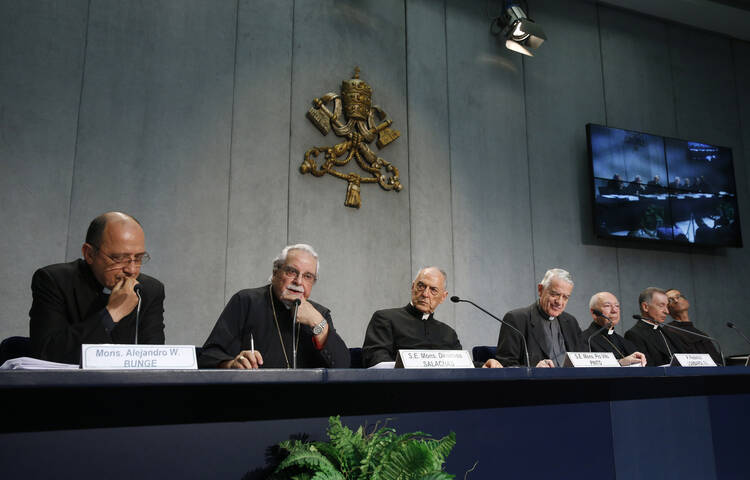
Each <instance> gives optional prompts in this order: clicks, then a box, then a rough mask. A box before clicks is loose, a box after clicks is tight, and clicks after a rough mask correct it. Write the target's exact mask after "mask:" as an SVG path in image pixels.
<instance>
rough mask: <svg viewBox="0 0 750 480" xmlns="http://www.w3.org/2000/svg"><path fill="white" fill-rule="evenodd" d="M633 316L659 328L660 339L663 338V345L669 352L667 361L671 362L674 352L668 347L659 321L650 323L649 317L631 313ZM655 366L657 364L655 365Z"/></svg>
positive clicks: (667, 341) (655, 328)
mask: <svg viewBox="0 0 750 480" xmlns="http://www.w3.org/2000/svg"><path fill="white" fill-rule="evenodd" d="M633 318H634V319H636V320H643V321H644V322H646V323H648V324H649V325H653V327H654V330H657V329H659V335H661V339H662V340H664V346H665V347H667V352H669V363H670V364H671V363H672V360H673V359H674V353H672V349H671V348H669V340H667V336H666V335H664V332H663V331H662V330H664V326H663V325H662V324H660V323H656V322H655V321H654V323H651V322H650V321H649V320H651V321H653V320H652V319H651V318H648V317H644V316H642V315H633ZM655 366H657V365H655Z"/></svg>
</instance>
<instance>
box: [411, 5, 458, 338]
mask: <svg viewBox="0 0 750 480" xmlns="http://www.w3.org/2000/svg"><path fill="white" fill-rule="evenodd" d="M406 5H407V8H406V21H407V31H408V32H409V35H408V37H407V45H406V53H407V72H408V92H409V99H408V100H409V191H408V194H409V207H410V221H411V263H412V271H413V272H416V270H417V269H419V268H420V267H423V266H426V265H438V266H440V267H441V268H443V269H444V270H445V271H446V273H447V274H448V282H449V283H448V290H449V292H451V294H452V292H453V291H454V287H455V285H454V278H453V235H452V233H451V232H452V223H451V222H452V211H451V176H450V172H451V164H450V138H449V136H450V126H449V125H450V122H449V119H448V99H447V94H448V85H447V79H448V72H447V71H446V56H445V55H446V51H445V3H444V2H435V1H432V0H416V1H409V2H407V4H406ZM436 316H437V318H439V319H440V320H441V321H443V322H445V323H447V324H449V325H454V326H455V306H454V305H453V304H452V303H451V302H450V300H447V301H445V302H444V303H443V305H442V306H441V307H440V309H439V310H438V312H437V314H436Z"/></svg>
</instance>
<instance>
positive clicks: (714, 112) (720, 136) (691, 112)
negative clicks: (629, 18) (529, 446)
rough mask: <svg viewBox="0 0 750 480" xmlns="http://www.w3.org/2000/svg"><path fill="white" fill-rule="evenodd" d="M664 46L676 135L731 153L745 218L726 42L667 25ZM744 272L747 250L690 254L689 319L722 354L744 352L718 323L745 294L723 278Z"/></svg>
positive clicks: (747, 203)
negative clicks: (670, 75)
mask: <svg viewBox="0 0 750 480" xmlns="http://www.w3.org/2000/svg"><path fill="white" fill-rule="evenodd" d="M670 47H671V51H672V62H673V63H672V68H673V72H674V84H675V99H676V111H677V126H678V129H679V136H680V137H682V138H688V139H691V140H699V141H705V142H708V143H713V144H718V145H725V146H728V147H732V148H733V149H734V154H735V162H734V168H735V175H736V182H737V188H738V192H739V195H738V201H739V204H740V205H739V206H740V211H741V212H743V218H747V214H748V213H750V197H748V195H747V192H748V189H747V187H748V183H747V166H746V165H747V164H746V162H744V161H743V160H742V148H741V146H742V138H741V133H740V129H739V127H740V125H739V115H740V111H739V108H738V100H739V99H738V96H737V90H735V89H734V88H732V87H733V86H734V85H735V76H734V75H733V73H732V70H733V58H732V48H731V41H730V40H729V39H726V38H722V37H718V36H715V35H711V34H708V33H705V32H701V31H695V30H688V29H683V28H677V27H670ZM743 194H744V195H743ZM748 235H750V228H748V223H747V221H745V224H744V228H743V237H744V239H745V243H746V244H747V239H748V238H750V237H749V236H748ZM748 268H750V258H749V257H748V254H747V248H743V249H734V248H729V249H718V250H712V251H702V250H698V249H696V250H695V251H694V252H693V271H694V272H695V275H694V276H693V281H694V284H695V293H694V298H693V307H692V309H691V319H694V321H695V322H696V325H697V326H698V328H700V329H702V330H705V331H706V332H707V333H709V334H712V335H715V336H716V337H717V338H718V339H719V340H720V341H721V342H722V346H723V347H724V350H725V353H732V352H735V353H738V352H742V351H747V346H746V345H743V344H742V343H741V341H740V340H739V339H738V338H737V336H736V335H734V334H733V332H731V331H729V330H728V329H727V328H726V327H725V326H724V324H725V323H726V321H727V320H731V319H734V318H736V317H735V315H737V314H738V313H739V312H741V311H742V309H741V307H740V302H741V299H742V298H743V297H744V295H745V294H744V288H743V285H742V282H739V281H737V282H735V281H729V282H728V281H727V279H739V278H742V277H743V274H744V272H747V271H748ZM740 315H741V314H740Z"/></svg>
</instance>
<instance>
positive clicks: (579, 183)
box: [0, 0, 750, 353]
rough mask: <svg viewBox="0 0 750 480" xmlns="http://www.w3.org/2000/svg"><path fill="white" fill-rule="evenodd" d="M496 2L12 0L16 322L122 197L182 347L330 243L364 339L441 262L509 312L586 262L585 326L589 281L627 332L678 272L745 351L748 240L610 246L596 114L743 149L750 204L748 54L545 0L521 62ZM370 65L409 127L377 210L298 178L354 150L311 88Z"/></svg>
mask: <svg viewBox="0 0 750 480" xmlns="http://www.w3.org/2000/svg"><path fill="white" fill-rule="evenodd" d="M497 3H498V2H490V3H489V4H488V3H487V2H484V1H481V0H475V1H472V2H461V1H456V0H450V1H446V2H437V1H428V0H387V1H375V0H371V1H370V0H359V1H343V0H326V1H322V2H301V1H300V2H295V1H292V0H284V1H282V2H278V1H272V0H238V1H234V0H222V1H217V2H201V1H197V0H191V1H188V2H174V1H173V0H157V1H153V2H145V3H143V2H122V1H114V0H102V1H96V2H90V5H89V2H85V1H79V2H67V3H65V7H64V8H62V7H60V5H59V4H57V3H55V2H43V1H39V2H23V1H20V0H5V1H3V2H1V3H0V15H1V16H0V26H1V27H2V28H1V29H0V40H1V41H0V157H2V161H1V162H0V172H1V173H2V175H1V176H0V182H2V184H1V185H0V186H1V187H2V189H1V190H2V193H0V195H2V201H3V203H2V204H3V209H2V211H1V212H0V220H3V221H4V224H5V225H6V229H4V230H3V231H2V232H0V246H2V247H3V252H4V253H3V256H2V259H0V267H2V269H3V271H4V272H6V273H8V274H9V275H6V280H1V281H0V293H2V294H4V296H5V297H6V298H12V299H13V300H11V301H10V302H9V304H8V306H7V307H6V308H5V309H4V313H2V314H0V319H1V321H0V335H2V336H7V335H12V334H26V333H27V332H28V327H27V324H26V312H27V311H28V308H29V302H30V294H29V292H28V283H29V281H30V278H31V274H32V272H33V270H34V268H36V267H38V266H41V265H44V264H47V263H52V262H58V261H63V260H65V259H72V258H75V257H78V256H79V252H80V245H81V243H82V241H83V236H84V233H85V229H86V226H87V224H88V222H89V221H90V220H91V218H92V217H93V216H95V215H96V214H98V213H100V212H102V211H105V210H109V209H122V210H125V211H128V212H130V213H132V214H134V215H136V216H137V217H138V218H140V220H141V221H142V222H143V223H144V226H145V228H146V232H147V247H148V249H149V250H150V251H151V253H152V254H153V257H154V260H153V262H152V264H150V265H148V266H146V267H145V268H144V271H145V272H147V273H151V274H153V275H155V276H156V277H157V278H160V279H161V280H163V281H164V282H165V284H166V286H167V304H166V307H167V340H168V341H169V342H174V343H183V342H184V343H198V344H200V343H202V342H203V341H204V340H205V338H206V335H207V334H208V331H209V330H210V328H211V326H212V325H213V324H214V322H215V319H216V318H217V316H218V314H219V312H220V311H221V309H222V308H223V306H224V304H225V302H226V300H227V298H228V297H229V296H230V295H232V294H233V293H234V292H235V291H237V290H239V289H240V288H244V287H249V286H255V285H259V284H260V283H263V282H265V280H266V279H267V277H268V274H269V272H270V260H271V258H272V257H273V256H274V255H276V254H277V253H278V251H279V250H280V248H281V247H282V246H283V245H284V244H286V243H292V242H300V241H304V242H308V243H311V244H312V245H313V246H314V247H316V248H317V249H318V250H319V252H320V254H321V265H322V266H321V280H320V282H319V283H318V284H317V285H316V287H315V290H314V294H313V298H315V299H317V300H319V301H321V302H322V303H324V304H326V305H328V306H329V307H331V308H332V309H333V312H334V320H335V321H336V325H337V327H338V328H339V330H340V332H341V333H342V335H343V337H344V339H345V340H346V341H347V343H349V344H350V346H358V345H361V343H362V339H363V335H364V331H365V328H366V326H367V322H368V320H369V318H370V316H371V314H372V312H373V311H374V310H376V309H379V308H386V307H392V306H397V305H403V304H405V303H406V302H407V301H408V300H409V286H410V283H411V278H412V275H413V273H414V270H415V269H416V268H417V267H419V266H422V265H423V264H427V263H432V264H438V265H440V266H442V267H444V268H446V269H447V270H448V272H449V275H450V280H449V288H450V291H451V294H454V293H455V294H457V295H460V296H465V297H466V298H471V299H473V300H475V301H477V302H478V303H480V304H483V305H484V306H486V307H487V308H488V309H489V310H491V311H493V312H495V313H497V314H499V315H501V314H503V313H504V312H505V311H507V310H509V309H511V308H515V307H518V306H522V305H525V304H528V303H530V302H532V301H533V300H534V299H535V296H536V295H535V285H536V282H537V281H538V280H539V277H541V275H542V274H543V272H544V270H546V269H547V268H549V267H551V266H561V267H563V268H567V269H569V270H571V272H572V273H573V274H574V277H575V279H576V284H577V287H576V290H575V293H574V296H573V300H572V301H571V304H570V306H569V308H568V310H569V311H570V312H571V313H573V314H574V315H576V316H578V318H579V320H580V321H581V324H582V325H583V326H585V325H586V324H587V323H588V317H587V315H586V311H587V308H586V301H587V299H588V297H589V296H590V294H591V293H593V292H594V291H595V290H600V289H607V290H612V291H613V292H614V293H616V294H617V295H618V297H619V298H620V300H621V303H622V304H623V307H624V311H623V317H625V318H626V319H625V320H624V321H623V323H622V324H621V328H622V329H623V330H624V329H626V328H629V327H630V325H632V323H633V322H632V320H628V319H627V318H628V317H629V315H630V314H631V313H633V312H634V311H635V310H636V308H637V305H636V296H637V294H638V292H639V291H640V290H641V289H642V288H643V287H645V286H647V285H652V284H656V285H661V286H673V285H674V286H677V287H679V288H681V290H682V291H683V292H685V293H686V294H687V296H688V297H689V298H690V299H691V301H692V303H693V313H694V315H695V317H696V320H697V321H698V325H699V326H701V327H703V328H705V329H706V330H708V331H709V332H711V333H714V334H717V335H719V337H720V338H721V339H722V340H723V341H724V347H725V350H727V352H728V353H739V352H741V351H746V350H747V349H748V347H747V346H746V345H744V344H742V343H741V340H739V339H738V338H737V337H736V336H733V335H732V332H729V331H728V330H726V328H724V327H722V324H723V322H724V321H726V320H727V319H728V318H732V317H733V316H734V315H736V314H737V312H741V311H742V309H741V307H740V301H741V299H742V298H743V292H742V291H741V287H740V285H742V281H741V280H742V279H743V278H744V272H745V271H746V270H747V267H748V263H749V261H748V255H747V254H746V253H745V252H746V249H716V250H708V249H689V248H685V247H653V246H634V245H633V244H630V243H626V242H603V241H600V240H596V239H594V238H593V234H592V228H591V226H590V225H591V217H590V208H591V205H590V201H591V200H590V198H589V178H588V171H587V170H588V164H587V161H586V152H585V133H584V125H585V123H587V122H596V123H604V124H608V125H612V126H617V127H623V128H630V129H634V130H642V131H647V132H653V133H656V134H661V135H674V136H677V137H682V138H690V139H697V140H705V141H707V142H712V143H718V144H721V145H727V146H730V147H732V148H733V149H734V154H735V170H736V173H737V185H738V191H739V200H740V203H741V210H742V212H743V215H746V214H747V212H749V211H750V204H749V203H750V193H749V192H748V186H749V185H750V171H748V169H747V168H746V166H745V165H746V161H745V160H746V155H745V151H746V150H747V147H746V146H747V145H748V144H749V143H750V127H748V125H750V120H748V118H750V114H748V112H750V98H749V96H748V95H749V94H748V93H747V92H748V91H750V88H748V84H749V83H750V70H749V69H750V67H748V65H750V48H749V47H748V44H747V43H743V42H738V41H730V40H728V39H727V38H724V37H721V36H719V35H714V34H710V33H706V32H698V31H696V30H692V29H688V28H686V27H683V26H677V25H673V24H669V23H667V22H664V21H661V20H656V19H654V18H650V17H644V16H640V15H633V14H630V13H627V12H625V11H622V10H617V9H611V8H608V7H601V6H595V4H594V2H591V1H589V0H584V1H579V2H557V1H554V0H535V1H534V2H530V3H531V6H530V8H531V10H530V14H531V16H532V18H535V19H536V20H538V21H539V23H540V25H542V27H543V28H544V29H545V30H546V32H547V34H548V36H549V40H548V42H546V43H545V44H544V45H543V46H542V48H541V49H540V50H539V51H538V52H537V55H536V56H535V57H534V58H522V57H520V56H519V55H518V54H515V53H512V52H509V51H508V50H506V49H505V48H504V46H503V45H502V43H501V42H499V41H498V39H496V38H495V37H493V36H492V35H491V34H490V33H489V16H491V15H494V14H497V13H499V10H498V9H497ZM89 7H90V12H89V11H88V10H89ZM488 7H489V10H492V9H493V8H494V9H495V10H496V11H488ZM86 22H88V24H87V23H86ZM84 60H85V61H84ZM355 66H359V67H360V68H361V77H362V79H363V80H365V81H367V82H368V83H369V84H370V85H371V86H372V87H373V89H374V101H375V103H376V104H378V105H380V106H381V107H383V108H384V109H385V111H386V112H388V114H389V115H390V118H391V119H392V120H393V121H394V124H393V127H394V128H395V129H397V130H399V131H400V132H401V134H402V135H401V138H399V139H398V140H396V141H395V142H394V143H392V144H391V145H389V146H387V147H386V148H384V149H382V150H379V149H378V148H377V147H376V146H374V145H373V146H372V148H373V150H375V151H376V153H378V154H379V155H380V156H382V157H383V158H384V159H385V160H387V161H390V162H393V164H394V165H395V166H396V167H398V168H399V169H400V173H401V181H402V183H403V185H404V190H403V191H402V192H400V193H394V192H385V191H383V190H381V189H380V187H378V186H376V185H363V186H362V208H361V209H360V210H354V209H351V208H346V207H344V205H343V204H344V199H345V191H346V182H345V181H342V180H340V179H336V178H333V177H331V176H326V177H323V178H314V177H312V176H311V175H302V174H301V173H300V172H299V166H300V164H301V163H302V160H303V156H304V152H305V151H306V150H307V149H308V148H310V147H312V146H314V145H318V146H322V145H333V144H335V143H338V142H339V141H340V140H341V139H339V138H338V137H335V135H333V134H329V135H328V136H325V137H324V136H322V135H321V134H320V133H319V132H318V130H317V129H316V128H315V127H314V126H313V125H312V124H311V123H310V122H309V121H308V120H307V118H306V117H305V113H306V112H307V110H308V109H309V108H310V106H311V101H312V99H313V98H314V97H320V96H321V95H323V94H324V93H326V92H329V91H335V92H338V91H339V89H340V85H341V81H342V80H344V79H347V78H350V77H351V75H352V72H353V69H354V67H355ZM81 82H82V83H81ZM79 101H80V106H79ZM342 170H343V171H345V172H350V171H357V170H358V167H356V166H354V165H350V166H347V167H344V168H343V169H342ZM744 223H745V225H746V226H745V229H744V230H745V241H746V242H748V241H750V240H748V239H750V236H749V235H750V231H748V225H750V221H746V222H744ZM549 232H553V233H549ZM19 279H20V281H19ZM19 285H20V286H19ZM438 317H439V318H441V319H442V320H444V321H446V322H447V323H449V324H452V325H455V326H456V328H457V330H458V333H459V337H460V338H461V340H462V343H463V344H464V346H465V347H467V348H470V347H472V346H474V345H477V344H482V345H485V344H494V343H495V339H496V338H497V337H496V335H497V332H498V325H497V324H496V323H495V322H494V321H493V320H492V319H489V318H487V317H485V316H484V315H483V314H482V313H480V312H477V311H474V310H473V309H472V308H471V307H470V306H468V305H460V306H454V305H452V304H448V305H444V306H442V307H441V309H440V310H439V311H438ZM735 320H737V321H738V323H740V324H744V325H750V324H747V321H744V320H742V319H737V318H735ZM722 329H723V330H725V331H722ZM746 330H748V331H750V326H749V327H747V328H746Z"/></svg>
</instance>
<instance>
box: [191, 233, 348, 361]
mask: <svg viewBox="0 0 750 480" xmlns="http://www.w3.org/2000/svg"><path fill="white" fill-rule="evenodd" d="M318 266H319V264H318V254H317V253H315V250H313V249H312V247H311V246H309V245H305V244H303V243H300V244H297V245H289V246H287V247H286V248H284V249H283V250H282V251H281V254H280V255H279V256H278V257H276V259H275V260H274V262H273V273H272V274H271V278H270V283H269V284H267V285H264V286H262V287H258V288H252V289H245V290H240V291H239V292H237V293H236V294H234V296H232V298H231V299H230V300H229V302H228V303H227V305H226V307H225V308H224V311H223V312H222V313H221V316H220V317H219V319H218V320H217V321H216V325H215V326H214V329H213V331H212V332H211V334H210V335H209V336H208V339H207V340H206V343H205V344H204V345H203V351H202V353H201V356H200V360H199V365H200V367H201V368H217V367H218V368H237V369H256V368H291V367H292V366H293V363H294V360H293V358H294V355H293V352H294V350H295V349H296V351H297V367H299V368H348V367H349V363H350V358H349V350H348V349H347V348H346V344H344V341H343V340H342V339H341V337H339V335H338V334H337V333H336V330H335V329H334V328H333V320H332V319H331V312H330V310H328V309H327V308H326V307H324V306H322V305H320V304H318V303H315V302H313V301H311V300H308V299H309V297H310V293H311V292H312V287H313V285H315V282H316V281H317V280H318ZM295 302H299V303H298V305H297V306H296V308H297V324H296V327H297V328H295V329H294V330H293V329H292V319H293V315H294V308H295V306H294V305H295ZM293 332H294V335H293Z"/></svg>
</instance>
